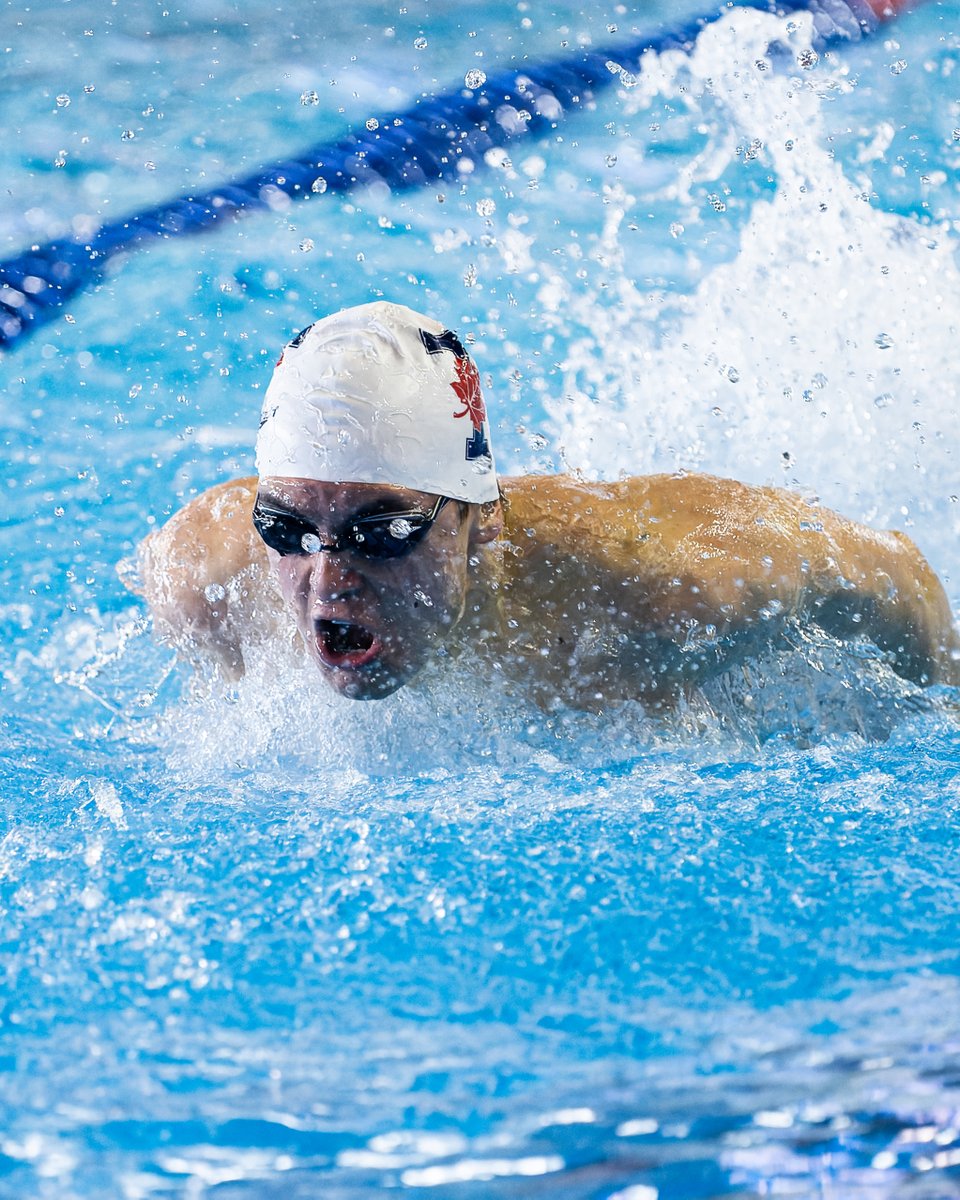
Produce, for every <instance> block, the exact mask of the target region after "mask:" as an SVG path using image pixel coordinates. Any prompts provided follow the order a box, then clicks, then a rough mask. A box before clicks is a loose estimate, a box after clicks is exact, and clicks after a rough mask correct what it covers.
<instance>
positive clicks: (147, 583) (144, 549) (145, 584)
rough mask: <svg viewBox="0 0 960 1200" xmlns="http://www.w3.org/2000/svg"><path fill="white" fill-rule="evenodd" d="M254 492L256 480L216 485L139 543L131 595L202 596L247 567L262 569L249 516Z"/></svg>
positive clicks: (262, 557)
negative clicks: (190, 593)
mask: <svg viewBox="0 0 960 1200" xmlns="http://www.w3.org/2000/svg"><path fill="white" fill-rule="evenodd" d="M256 487H257V480H256V476H247V477H245V478H242V479H231V480H227V481H225V482H223V483H218V484H215V485H214V486H213V487H211V488H208V489H207V490H206V491H203V492H201V493H200V494H199V495H198V496H195V497H194V498H193V499H192V500H190V501H189V502H188V503H187V504H185V505H184V506H183V507H182V508H180V509H178V511H177V512H175V513H174V514H173V516H171V517H170V518H169V520H168V521H167V522H166V523H165V524H164V525H162V526H161V527H160V528H159V529H157V530H155V531H154V532H152V533H150V534H149V535H148V536H147V537H146V538H144V540H143V542H142V543H141V545H140V549H139V554H138V566H139V584H140V586H139V587H137V588H136V590H137V591H139V592H140V593H141V594H142V595H145V596H146V597H147V598H148V599H153V598H154V597H155V596H156V595H157V594H158V593H159V592H160V591H161V590H163V588H164V587H170V586H171V585H174V587H175V590H176V591H177V592H180V593H182V592H183V591H184V589H187V588H189V589H191V590H202V588H203V587H204V586H206V585H207V584H208V583H210V582H219V581H220V580H222V579H229V578H231V577H232V576H234V575H236V574H238V573H239V572H240V571H242V570H244V569H245V568H246V567H249V566H250V565H251V564H255V565H263V564H264V563H265V554H264V551H263V547H262V544H261V543H260V541H259V538H257V536H256V533H255V530H254V528H253V521H252V515H251V514H252V510H253V503H254V500H255V499H256Z"/></svg>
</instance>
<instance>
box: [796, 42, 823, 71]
mask: <svg viewBox="0 0 960 1200" xmlns="http://www.w3.org/2000/svg"><path fill="white" fill-rule="evenodd" d="M819 61H820V55H819V54H818V53H817V52H816V50H813V49H812V48H809V47H808V48H807V49H806V50H801V51H800V53H799V54H798V55H797V65H798V66H800V67H802V68H803V69H804V70H805V71H809V70H811V68H813V67H815V66H816V65H817V63H818V62H819Z"/></svg>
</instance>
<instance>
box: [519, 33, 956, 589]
mask: <svg viewBox="0 0 960 1200" xmlns="http://www.w3.org/2000/svg"><path fill="white" fill-rule="evenodd" d="M773 40H776V41H779V43H780V44H781V45H782V46H785V47H786V48H787V51H786V53H785V55H784V57H785V59H786V63H787V67H788V69H787V70H786V71H785V70H784V69H783V64H781V65H780V67H779V68H778V69H776V70H774V69H771V67H772V65H773V64H771V61H770V59H769V57H767V55H766V54H765V48H766V46H767V45H768V43H770V42H771V41H773ZM808 48H809V22H808V21H807V20H806V19H804V18H800V17H796V18H793V19H792V20H791V21H782V20H778V19H777V18H773V17H768V16H765V15H763V14H758V13H755V12H750V11H745V10H744V11H735V12H732V13H731V14H730V15H729V17H728V18H727V19H726V20H724V21H723V22H720V23H719V24H717V25H715V26H712V27H710V28H709V29H707V30H705V31H704V32H703V33H702V34H701V36H700V38H699V39H698V42H697V46H696V49H695V51H694V53H693V54H692V55H691V56H690V57H689V58H685V57H683V56H679V55H673V56H671V55H663V56H662V57H661V59H660V60H659V61H658V62H656V63H650V64H648V65H647V66H646V69H645V71H644V75H643V80H644V86H643V87H642V88H638V89H634V90H632V91H630V92H629V93H622V94H621V103H622V104H623V106H624V110H625V113H627V114H631V115H635V114H636V113H637V112H640V111H642V110H643V109H644V108H649V107H650V106H651V105H653V104H655V103H656V104H658V105H660V106H666V107H667V108H670V107H673V108H675V109H678V110H680V112H681V114H682V119H683V120H686V121H687V122H694V123H695V124H696V126H697V129H698V131H699V133H700V135H701V136H702V142H701V144H700V148H699V150H698V152H697V153H694V154H692V155H690V156H689V157H688V158H687V160H686V161H684V162H683V164H682V166H681V167H680V169H679V171H677V172H676V173H675V174H673V175H672V176H671V177H670V178H669V179H668V180H667V181H666V182H665V183H663V184H662V185H661V186H660V187H659V188H654V189H651V188H650V174H649V171H648V172H647V173H646V174H645V173H644V164H642V163H641V164H639V165H638V167H637V171H636V177H635V178H634V179H631V178H630V177H629V176H623V177H622V178H621V184H620V185H619V187H618V186H612V187H611V188H609V189H607V191H606V195H605V196H604V203H605V204H606V205H607V217H606V223H605V228H604V231H603V235H602V237H601V238H600V240H599V244H598V246H597V248H596V249H595V251H594V253H593V261H594V266H595V268H596V269H599V268H598V267H596V264H598V263H600V264H602V269H603V272H604V284H603V287H602V289H591V290H585V289H584V287H583V286H582V284H581V283H580V282H579V281H578V280H577V279H575V278H571V279H566V278H564V277H563V276H562V275H560V274H559V273H554V274H552V275H551V277H550V279H549V280H548V282H547V283H546V284H545V285H544V286H543V288H542V289H541V294H540V299H541V302H542V304H543V305H544V308H545V321H546V323H547V325H548V327H549V328H551V329H552V330H555V331H556V332H558V333H559V334H561V335H562V336H563V337H564V338H566V339H567V342H568V345H569V350H568V353H567V355H566V358H565V361H564V363H563V387H562V393H563V395H562V400H560V399H558V400H554V401H552V402H551V401H547V408H548V409H549V411H550V412H551V414H552V416H553V418H554V420H555V422H556V425H557V428H558V430H559V432H558V442H559V443H560V444H561V445H562V449H563V457H564V459H565V461H566V462H567V463H568V464H569V465H571V466H574V467H576V468H579V469H582V470H583V471H584V472H586V473H587V474H590V475H599V476H610V475H616V474H617V473H619V472H624V473H640V472H646V471H656V470H672V469H675V468H677V467H685V468H696V469H703V470H709V471H711V472H714V473H717V474H725V475H727V474H728V475H734V476H736V477H738V478H742V479H746V480H748V481H753V482H773V483H785V484H791V485H796V484H797V483H799V484H801V485H803V486H813V487H816V488H817V489H818V491H819V493H820V495H821V497H822V498H823V500H824V501H825V502H826V503H828V504H830V505H831V506H834V507H837V508H841V509H843V510H846V511H848V512H849V513H850V514H851V515H854V516H858V517H860V518H863V519H867V520H870V521H871V522H875V523H878V524H895V525H897V526H898V527H901V528H903V527H904V526H906V527H910V526H911V525H913V526H915V532H914V536H918V537H919V540H921V541H923V540H924V539H923V535H924V531H929V533H930V534H932V533H934V532H938V533H939V532H941V531H942V529H943V522H947V524H948V526H949V528H950V529H951V530H952V532H953V534H954V535H955V534H956V533H957V532H958V529H960V522H958V516H957V512H956V509H955V508H952V507H951V502H950V498H949V495H948V493H949V491H950V488H949V487H948V486H946V484H945V483H943V481H948V480H950V479H952V478H954V477H955V475H956V465H955V455H954V446H955V445H956V444H957V440H958V435H960V417H958V414H957V412H956V411H955V410H953V409H952V408H951V409H949V410H948V408H947V406H945V405H943V403H942V397H943V395H944V391H945V390H946V391H948V392H952V391H953V390H955V389H956V387H957V385H958V383H960V378H958V368H957V360H956V354H955V342H956V330H957V320H956V316H955V314H956V313H957V312H960V273H958V270H957V266H956V261H955V254H956V239H955V237H954V236H953V235H952V234H951V233H950V231H949V230H948V229H947V228H946V227H943V228H940V227H932V226H930V225H925V224H922V223H921V222H920V221H919V220H916V219H913V218H910V217H903V216H897V215H891V214H888V213H885V212H881V211H878V210H877V209H876V208H874V207H872V205H871V203H870V178H869V174H868V171H869V169H870V166H871V155H869V154H867V155H865V156H862V157H863V161H862V162H861V164H860V166H859V171H858V173H857V177H856V178H850V177H849V176H848V174H846V173H845V170H844V168H843V167H842V166H841V164H840V162H839V161H838V160H837V159H836V158H835V156H834V151H833V147H832V145H831V142H832V135H831V133H830V127H831V126H830V120H829V118H830V117H831V116H832V113H831V106H833V105H836V106H841V107H842V103H843V100H844V97H845V96H846V95H848V94H849V93H850V91H851V89H852V88H854V87H855V85H856V81H855V80H854V79H853V78H851V76H850V75H849V68H848V67H846V66H844V65H839V64H837V63H836V62H831V61H830V59H829V57H828V58H827V59H825V60H821V61H820V62H819V63H818V64H816V65H815V66H812V67H810V68H809V69H808V68H806V67H805V63H806V62H807V61H808V60H804V59H803V54H804V51H805V50H806V49H808ZM798 60H801V61H800V62H798ZM798 66H799V69H798ZM801 71H802V75H801ZM676 119H681V118H679V117H678V118H676ZM880 124H881V126H882V125H883V123H882V122H881V123H880ZM881 132H882V129H881ZM758 172H762V173H763V174H762V177H760V178H759V179H758V174H757V173H758ZM633 192H636V193H638V194H639V193H642V197H641V199H640V200H637V198H636V196H634V195H633V194H632V193H633ZM654 201H659V202H662V203H665V204H667V205H668V206H672V208H673V209H674V210H675V215H674V217H673V219H672V223H671V233H672V234H673V236H674V237H675V238H676V239H677V240H678V241H680V242H681V243H682V244H686V246H687V247H688V265H689V267H690V269H691V271H693V272H697V271H698V270H699V271H701V272H702V279H701V280H700V282H699V284H698V285H696V286H695V288H694V289H693V291H692V292H691V293H689V294H686V295H683V294H671V293H669V292H667V291H664V290H663V289H661V288H649V287H647V288H645V287H644V286H641V284H640V283H638V282H637V279H638V278H639V277H641V276H642V273H643V269H644V264H643V263H637V262H636V261H633V260H632V259H631V256H630V253H629V241H628V234H627V228H628V226H629V224H630V222H631V221H632V220H634V219H638V214H639V213H640V212H641V211H642V209H641V205H644V206H649V205H650V204H651V203H652V202H654ZM720 205H723V207H724V208H726V209H733V210H734V213H735V215H736V214H740V215H739V217H738V219H739V220H740V221H741V225H740V227H739V230H737V231H736V233H737V237H736V242H735V244H734V245H733V247H732V250H731V254H732V257H730V258H729V260H728V261H722V262H709V261H707V260H706V255H707V254H709V253H714V254H716V246H717V245H718V238H717V237H716V236H715V235H716V232H717V231H716V219H717V218H716V213H717V211H718V206H720ZM728 218H730V213H726V214H725V216H724V219H728ZM722 240H723V239H722V238H720V239H719V243H722ZM950 540H951V543H955V541H956V537H955V536H954V537H953V538H952V539H950ZM938 565H939V566H940V567H941V569H944V568H946V569H948V570H949V569H950V568H951V567H953V568H954V570H956V568H957V567H958V566H960V557H958V555H957V554H956V552H955V551H954V552H952V553H950V555H949V561H948V562H947V563H938Z"/></svg>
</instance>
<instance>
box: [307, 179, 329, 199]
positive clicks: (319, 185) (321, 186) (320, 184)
mask: <svg viewBox="0 0 960 1200" xmlns="http://www.w3.org/2000/svg"><path fill="white" fill-rule="evenodd" d="M326 190H327V181H326V180H325V179H324V178H323V176H322V175H320V176H318V177H317V178H316V179H315V180H314V181H313V183H312V185H311V187H310V191H311V192H316V193H317V194H318V195H319V194H321V193H323V192H325V191H326Z"/></svg>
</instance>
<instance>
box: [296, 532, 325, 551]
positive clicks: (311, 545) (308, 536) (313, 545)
mask: <svg viewBox="0 0 960 1200" xmlns="http://www.w3.org/2000/svg"><path fill="white" fill-rule="evenodd" d="M300 545H301V546H302V547H303V551H304V553H305V554H319V553H320V551H321V550H322V549H323V542H321V541H320V539H319V538H318V537H317V535H316V534H315V533H305V534H304V535H303V537H302V538H301V539H300Z"/></svg>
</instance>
